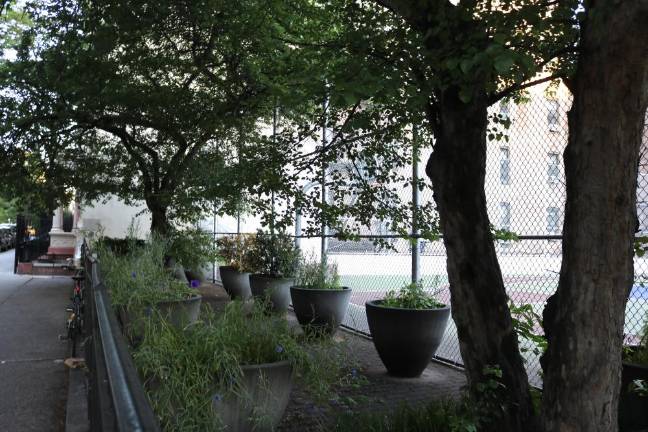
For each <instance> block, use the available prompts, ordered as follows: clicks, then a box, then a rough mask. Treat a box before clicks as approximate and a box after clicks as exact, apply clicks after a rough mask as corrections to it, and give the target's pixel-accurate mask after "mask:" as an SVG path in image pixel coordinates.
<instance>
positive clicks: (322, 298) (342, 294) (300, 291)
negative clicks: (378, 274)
mask: <svg viewBox="0 0 648 432" xmlns="http://www.w3.org/2000/svg"><path fill="white" fill-rule="evenodd" d="M290 296H291V298H292V304H293V309H294V310H295V315H296V316H297V321H299V324H301V326H302V328H304V330H306V331H312V332H314V333H324V334H333V333H335V331H336V330H337V328H338V327H339V326H340V324H342V322H343V321H344V316H345V315H346V311H347V308H348V307H349V299H350V298H351V288H348V287H343V288H342V289H339V290H334V289H311V288H304V287H300V286H292V287H290Z"/></svg>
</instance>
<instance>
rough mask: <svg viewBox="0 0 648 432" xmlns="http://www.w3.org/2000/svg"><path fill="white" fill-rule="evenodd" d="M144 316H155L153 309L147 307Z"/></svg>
mask: <svg viewBox="0 0 648 432" xmlns="http://www.w3.org/2000/svg"><path fill="white" fill-rule="evenodd" d="M144 315H146V316H147V317H150V316H151V315H153V309H152V308H151V306H147V307H146V308H145V309H144Z"/></svg>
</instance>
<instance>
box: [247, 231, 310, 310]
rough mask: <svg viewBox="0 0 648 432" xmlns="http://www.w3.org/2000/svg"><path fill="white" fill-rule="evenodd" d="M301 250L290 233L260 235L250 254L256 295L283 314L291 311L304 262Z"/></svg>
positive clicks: (254, 293)
mask: <svg viewBox="0 0 648 432" xmlns="http://www.w3.org/2000/svg"><path fill="white" fill-rule="evenodd" d="M300 256H301V255H300V252H299V249H298V248H297V247H296V246H295V243H294V241H293V239H292V238H291V237H290V236H289V235H288V234H286V233H278V234H264V233H262V232H258V233H257V235H256V236H255V238H254V245H253V247H252V249H251V252H250V258H249V262H250V267H251V269H252V271H254V273H253V274H251V275H250V288H251V290H252V295H253V296H254V297H256V298H258V299H261V300H262V301H266V302H267V303H268V305H269V307H270V308H271V309H272V310H273V311H275V312H279V313H283V312H285V311H286V310H287V309H288V305H289V304H290V287H291V286H292V285H294V284H295V275H296V273H297V269H298V266H299V260H300Z"/></svg>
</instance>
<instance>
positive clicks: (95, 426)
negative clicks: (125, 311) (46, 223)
mask: <svg viewBox="0 0 648 432" xmlns="http://www.w3.org/2000/svg"><path fill="white" fill-rule="evenodd" d="M83 251H84V265H85V271H86V275H87V277H86V282H85V283H86V286H85V288H86V291H85V292H86V295H85V314H86V319H85V326H86V334H88V335H89V338H88V342H86V345H85V346H86V364H87V366H88V368H89V371H90V379H89V393H88V409H89V413H88V414H89V418H90V430H92V431H101V432H102V431H106V432H107V431H119V432H138V431H142V432H143V431H147V432H148V431H152V432H157V431H160V426H159V424H158V421H157V418H156V416H155V414H154V413H153V410H152V408H151V405H150V403H149V401H148V398H147V396H146V392H145V390H144V387H143V385H142V383H141V381H140V379H139V376H138V374H137V370H136V368H135V365H134V364H133V360H132V358H131V355H130V352H129V349H128V344H127V342H126V339H125V338H124V335H123V334H122V332H121V328H120V325H119V322H118V321H117V317H116V316H115V312H114V310H113V308H112V306H111V303H110V295H109V294H108V292H107V291H108V290H107V288H106V286H105V285H104V284H103V282H102V281H101V272H100V268H99V262H98V261H97V259H96V258H95V257H93V256H91V255H90V254H89V253H88V249H87V247H86V246H85V245H84V248H83Z"/></svg>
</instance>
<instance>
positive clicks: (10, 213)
mask: <svg viewBox="0 0 648 432" xmlns="http://www.w3.org/2000/svg"><path fill="white" fill-rule="evenodd" d="M17 214H18V209H17V208H16V202H15V201H14V200H7V199H4V198H3V197H2V196H0V223H4V222H11V223H15V222H16V215H17Z"/></svg>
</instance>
